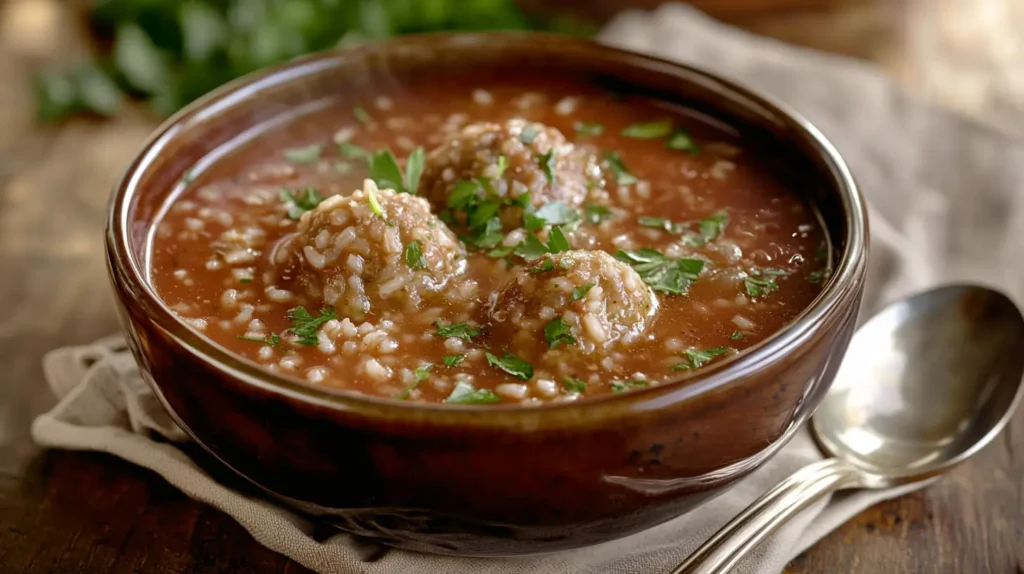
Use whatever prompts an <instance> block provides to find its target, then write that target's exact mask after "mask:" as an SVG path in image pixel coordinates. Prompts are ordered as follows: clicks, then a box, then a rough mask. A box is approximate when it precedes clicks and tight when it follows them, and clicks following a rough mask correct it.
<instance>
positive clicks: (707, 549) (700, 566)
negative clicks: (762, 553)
mask: <svg viewBox="0 0 1024 574" xmlns="http://www.w3.org/2000/svg"><path fill="white" fill-rule="evenodd" d="M859 483H860V472H859V471H858V470H857V469H856V467H854V466H853V465H851V464H850V463H848V462H846V461H843V460H840V459H837V458H830V459H826V460H823V461H820V462H815V463H811V464H809V465H807V466H805V467H803V468H801V469H800V470H798V471H796V472H795V473H793V474H792V475H790V477H789V478H787V479H785V480H783V481H782V482H780V483H779V484H777V485H776V486H775V487H774V488H772V489H771V490H769V491H768V492H766V493H764V494H763V495H762V496H761V497H760V498H758V499H757V500H755V501H754V502H753V503H751V504H750V506H748V507H747V508H746V509H745V510H744V511H743V512H741V513H740V514H739V515H738V516H736V517H735V518H733V519H732V520H730V521H729V522H728V523H727V524H726V525H725V526H723V527H722V528H721V529H720V530H719V531H718V532H716V533H715V534H713V535H712V536H711V538H709V539H708V540H707V541H705V542H704V544H702V545H701V546H700V547H699V548H697V550H695V551H694V552H693V554H690V556H689V557H687V559H686V560H685V561H683V563H682V564H680V565H679V566H677V567H676V568H675V569H674V570H672V574H725V573H726V572H729V571H731V570H732V569H733V568H734V567H735V566H736V564H737V563H738V562H739V561H740V560H741V559H742V558H743V557H744V556H746V555H747V554H748V553H749V552H750V551H751V550H753V549H754V547H756V546H757V545H758V544H759V543H760V542H761V541H762V540H764V539H765V538H767V537H768V536H769V535H771V534H772V533H773V532H775V531H776V530H777V529H778V528H779V526H781V525H782V524H783V523H785V522H786V521H787V520H788V519H789V518H791V517H792V516H794V515H795V514H797V513H799V512H800V511H801V510H803V509H804V508H807V507H808V506H810V505H811V504H813V503H814V502H815V501H817V500H820V499H821V498H823V497H824V496H826V495H828V494H831V493H832V492H835V491H837V490H842V489H844V488H851V487H854V486H857V485H858V484H859Z"/></svg>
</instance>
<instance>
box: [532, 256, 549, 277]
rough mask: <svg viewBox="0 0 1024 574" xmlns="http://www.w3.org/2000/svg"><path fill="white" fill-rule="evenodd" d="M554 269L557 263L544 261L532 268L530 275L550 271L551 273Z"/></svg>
mask: <svg viewBox="0 0 1024 574" xmlns="http://www.w3.org/2000/svg"><path fill="white" fill-rule="evenodd" d="M554 268H555V262H554V261H552V260H551V259H545V260H544V261H541V262H540V263H539V264H538V265H536V266H535V267H530V273H533V274H537V273H546V272H548V271H551V270H552V269H554Z"/></svg>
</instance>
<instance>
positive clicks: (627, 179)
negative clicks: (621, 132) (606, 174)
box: [604, 151, 640, 185]
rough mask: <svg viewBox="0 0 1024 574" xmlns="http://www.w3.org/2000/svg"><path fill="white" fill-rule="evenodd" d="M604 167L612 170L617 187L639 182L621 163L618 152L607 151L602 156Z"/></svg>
mask: <svg viewBox="0 0 1024 574" xmlns="http://www.w3.org/2000/svg"><path fill="white" fill-rule="evenodd" d="M604 159H605V166H607V167H608V169H610V170H612V174H614V175H615V181H616V182H618V184H619V185H632V184H634V183H636V182H638V181H640V180H638V179H637V177H636V176H635V175H633V174H632V173H630V171H629V168H627V167H626V164H625V163H624V162H623V161H622V156H620V155H619V153H618V152H614V151H609V152H605V154H604Z"/></svg>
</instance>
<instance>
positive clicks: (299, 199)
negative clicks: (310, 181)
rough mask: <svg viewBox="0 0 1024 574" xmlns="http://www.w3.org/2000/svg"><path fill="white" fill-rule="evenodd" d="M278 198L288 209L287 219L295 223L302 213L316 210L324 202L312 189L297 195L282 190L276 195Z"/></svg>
mask: <svg viewBox="0 0 1024 574" xmlns="http://www.w3.org/2000/svg"><path fill="white" fill-rule="evenodd" d="M278 198H279V199H280V200H281V202H282V203H284V205H285V207H286V208H287V209H288V219H294V220H296V221H298V220H299V218H301V217H302V214H303V213H306V212H307V211H313V210H314V209H316V206H318V205H320V202H321V201H323V200H324V198H323V197H321V196H320V194H319V193H317V191H316V189H314V188H312V187H307V188H305V189H303V190H302V191H300V192H298V193H295V192H293V191H291V190H290V189H282V190H281V191H280V193H279V194H278Z"/></svg>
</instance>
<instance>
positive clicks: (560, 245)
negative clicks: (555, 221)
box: [548, 227, 572, 253]
mask: <svg viewBox="0 0 1024 574" xmlns="http://www.w3.org/2000/svg"><path fill="white" fill-rule="evenodd" d="M570 249H572V246H571V245H569V240H568V239H566V238H565V234H564V233H562V228H561V227H552V228H551V231H550V232H548V251H549V252H551V253H562V252H564V251H569V250H570Z"/></svg>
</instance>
